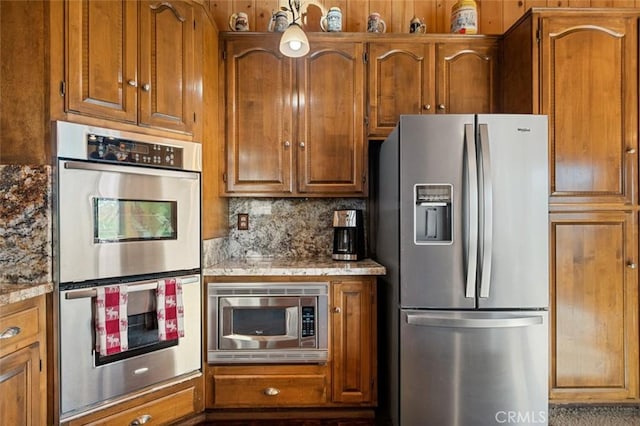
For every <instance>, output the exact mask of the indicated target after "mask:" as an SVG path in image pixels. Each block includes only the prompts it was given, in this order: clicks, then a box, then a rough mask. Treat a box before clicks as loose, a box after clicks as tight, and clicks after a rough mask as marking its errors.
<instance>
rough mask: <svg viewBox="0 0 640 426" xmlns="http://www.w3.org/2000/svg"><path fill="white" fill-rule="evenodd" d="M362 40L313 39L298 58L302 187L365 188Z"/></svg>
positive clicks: (320, 189)
mask: <svg viewBox="0 0 640 426" xmlns="http://www.w3.org/2000/svg"><path fill="white" fill-rule="evenodd" d="M362 54H363V44H362V43H333V42H317V41H316V42H314V43H312V50H311V52H310V53H309V55H307V56H306V57H304V58H302V59H300V60H298V70H297V71H298V99H299V105H298V106H299V110H298V132H297V134H298V140H297V143H298V150H297V152H298V191H299V192H302V193H307V192H324V193H336V194H339V193H358V192H362V190H363V186H364V182H363V178H364V174H363V173H364V167H363V162H364V122H363V118H362V117H363V116H364V93H363V88H364V64H363V60H362Z"/></svg>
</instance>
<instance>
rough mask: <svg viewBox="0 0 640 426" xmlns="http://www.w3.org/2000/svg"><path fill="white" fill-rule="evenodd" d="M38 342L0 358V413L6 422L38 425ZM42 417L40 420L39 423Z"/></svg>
mask: <svg viewBox="0 0 640 426" xmlns="http://www.w3.org/2000/svg"><path fill="white" fill-rule="evenodd" d="M39 360H40V349H39V344H38V343H34V344H32V345H31V346H28V347H26V348H23V349H20V350H18V351H16V352H14V353H12V354H10V355H7V356H6V357H3V358H2V359H0V413H2V422H3V424H6V425H26V426H28V425H34V426H35V425H40V424H44V419H40V399H41V398H44V397H45V396H44V395H40V368H39V364H40V362H39ZM41 420H42V422H41Z"/></svg>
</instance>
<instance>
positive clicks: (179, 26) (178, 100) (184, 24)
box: [138, 1, 195, 133]
mask: <svg viewBox="0 0 640 426" xmlns="http://www.w3.org/2000/svg"><path fill="white" fill-rule="evenodd" d="M193 15H194V11H193V6H192V5H190V4H187V3H184V2H177V1H176V2H155V1H154V2H142V3H141V4H140V81H139V92H138V93H139V102H140V116H139V122H140V124H141V125H147V126H153V127H161V128H166V129H173V130H178V131H182V132H185V133H190V132H191V131H192V126H193V114H194V110H193V106H192V98H193V97H194V96H195V93H194V92H195V88H194V77H193V68H194V53H193V52H194V50H193V49H194V47H193V43H194V17H193Z"/></svg>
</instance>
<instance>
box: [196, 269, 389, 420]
mask: <svg viewBox="0 0 640 426" xmlns="http://www.w3.org/2000/svg"><path fill="white" fill-rule="evenodd" d="M234 280H237V281H240V282H244V283H246V282H251V281H265V277H246V276H245V277H215V278H213V277H208V279H207V282H212V281H224V282H225V283H226V282H231V281H234ZM269 280H275V281H279V282H287V281H288V282H292V281H295V282H304V281H308V282H314V281H327V280H329V281H330V295H331V296H330V300H329V361H328V362H327V363H325V364H261V365H256V364H251V365H248V364H235V365H219V364H216V365H214V364H208V365H206V366H205V395H206V396H205V406H206V408H208V409H216V410H217V409H226V408H232V409H243V408H244V409H249V408H264V409H269V408H285V407H286V408H292V409H296V408H312V407H313V408H319V409H322V408H329V407H331V408H345V409H347V408H358V409H363V408H364V409H371V408H373V407H375V406H376V405H377V356H376V351H377V339H376V318H377V317H376V278H375V277H373V276H371V277H366V276H353V277H308V276H305V277H289V276H287V277H269ZM205 347H207V346H206V343H205Z"/></svg>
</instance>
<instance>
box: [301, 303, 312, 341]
mask: <svg viewBox="0 0 640 426" xmlns="http://www.w3.org/2000/svg"><path fill="white" fill-rule="evenodd" d="M315 334H316V310H315V308H314V307H313V306H303V307H302V334H301V337H312V336H315Z"/></svg>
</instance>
